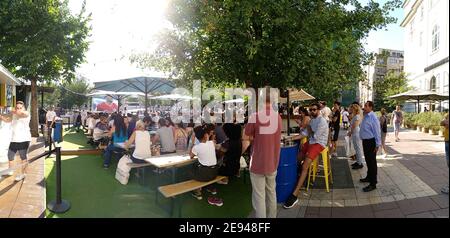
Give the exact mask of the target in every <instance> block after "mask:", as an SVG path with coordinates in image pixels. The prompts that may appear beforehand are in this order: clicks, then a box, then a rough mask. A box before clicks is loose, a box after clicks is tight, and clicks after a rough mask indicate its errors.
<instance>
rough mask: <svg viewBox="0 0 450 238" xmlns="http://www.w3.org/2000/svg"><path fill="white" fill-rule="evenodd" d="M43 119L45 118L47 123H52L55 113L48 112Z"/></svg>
mask: <svg viewBox="0 0 450 238" xmlns="http://www.w3.org/2000/svg"><path fill="white" fill-rule="evenodd" d="M45 117H46V118H47V121H53V118H55V117H56V112H55V111H48V112H47V114H46V115H45Z"/></svg>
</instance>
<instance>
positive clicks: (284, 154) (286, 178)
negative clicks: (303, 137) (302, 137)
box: [276, 144, 299, 203]
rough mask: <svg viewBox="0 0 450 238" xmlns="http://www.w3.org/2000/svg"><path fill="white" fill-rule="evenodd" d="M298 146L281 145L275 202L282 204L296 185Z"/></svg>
mask: <svg viewBox="0 0 450 238" xmlns="http://www.w3.org/2000/svg"><path fill="white" fill-rule="evenodd" d="M298 148H299V147H298V144H293V145H286V146H284V145H282V146H281V152H280V162H279V164H278V170H277V177H276V184H277V186H276V191H277V202H278V203H284V202H285V201H286V200H287V198H288V197H289V195H290V194H291V193H292V192H293V190H294V188H295V186H296V185H297V178H298V174H297V154H298Z"/></svg>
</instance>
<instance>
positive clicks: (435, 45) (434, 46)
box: [431, 25, 439, 53]
mask: <svg viewBox="0 0 450 238" xmlns="http://www.w3.org/2000/svg"><path fill="white" fill-rule="evenodd" d="M437 50H439V26H438V25H434V27H433V31H432V32H431V52H432V53H434V52H436V51H437Z"/></svg>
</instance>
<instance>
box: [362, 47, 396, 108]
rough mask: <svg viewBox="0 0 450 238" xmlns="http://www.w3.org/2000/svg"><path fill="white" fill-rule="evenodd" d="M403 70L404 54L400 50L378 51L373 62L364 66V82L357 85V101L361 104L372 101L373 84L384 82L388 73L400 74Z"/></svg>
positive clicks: (373, 96)
mask: <svg viewBox="0 0 450 238" xmlns="http://www.w3.org/2000/svg"><path fill="white" fill-rule="evenodd" d="M403 70H404V52H403V51H401V50H391V49H378V53H377V54H376V55H375V59H374V61H373V62H372V63H371V64H369V65H366V66H364V73H365V77H366V80H365V81H363V82H360V83H359V100H360V103H361V104H364V102H366V101H374V100H375V98H376V97H377V95H376V93H375V92H374V87H373V85H374V83H375V82H376V81H379V80H384V78H385V77H386V76H387V75H388V73H394V74H400V73H401V72H403Z"/></svg>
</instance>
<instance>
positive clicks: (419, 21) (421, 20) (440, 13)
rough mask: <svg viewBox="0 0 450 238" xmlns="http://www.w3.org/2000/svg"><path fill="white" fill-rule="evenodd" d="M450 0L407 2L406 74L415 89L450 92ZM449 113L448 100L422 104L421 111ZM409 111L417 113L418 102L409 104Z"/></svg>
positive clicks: (402, 23)
mask: <svg viewBox="0 0 450 238" xmlns="http://www.w3.org/2000/svg"><path fill="white" fill-rule="evenodd" d="M448 8H449V1H448V0H406V1H405V2H404V3H403V9H404V12H405V17H404V19H403V21H402V22H401V26H402V27H403V28H404V29H405V43H404V47H405V72H406V73H407V75H408V78H409V79H410V85H411V86H412V87H414V88H415V89H422V90H431V91H435V92H437V93H439V94H448V93H449V77H448V72H449V63H448V60H449V58H448V56H449V53H448V51H449V47H448V46H449V36H448V33H449V32H448V24H449V23H448V21H449V9H448ZM440 105H442V108H443V110H448V108H449V103H448V101H445V102H442V104H439V103H437V102H436V103H434V102H424V103H421V105H420V107H421V110H420V111H424V109H425V107H427V109H429V110H433V111H434V110H440V109H441V108H440ZM404 110H405V111H414V110H415V104H414V103H406V104H405V108H404Z"/></svg>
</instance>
